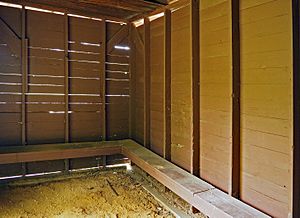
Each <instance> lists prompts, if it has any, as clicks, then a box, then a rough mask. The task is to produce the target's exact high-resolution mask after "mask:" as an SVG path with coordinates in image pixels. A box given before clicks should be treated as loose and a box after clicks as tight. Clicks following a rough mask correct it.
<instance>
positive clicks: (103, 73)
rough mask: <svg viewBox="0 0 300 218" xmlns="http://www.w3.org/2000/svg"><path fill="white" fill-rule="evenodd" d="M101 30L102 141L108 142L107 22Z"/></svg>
mask: <svg viewBox="0 0 300 218" xmlns="http://www.w3.org/2000/svg"><path fill="white" fill-rule="evenodd" d="M101 29H102V32H101V33H102V36H101V39H102V43H101V52H100V53H101V61H100V62H101V63H102V69H101V75H100V77H101V79H100V80H101V95H100V96H102V116H101V117H102V139H103V140H104V141H105V140H106V96H105V95H106V80H105V78H106V67H105V62H106V21H105V20H103V21H102V22H101Z"/></svg>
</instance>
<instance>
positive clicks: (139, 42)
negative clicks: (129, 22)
mask: <svg viewBox="0 0 300 218" xmlns="http://www.w3.org/2000/svg"><path fill="white" fill-rule="evenodd" d="M133 32H134V33H133V34H135V36H136V39H137V43H138V44H139V45H140V46H141V48H143V47H144V39H143V38H142V37H141V35H140V33H139V32H138V30H137V28H136V27H135V26H134V29H133Z"/></svg>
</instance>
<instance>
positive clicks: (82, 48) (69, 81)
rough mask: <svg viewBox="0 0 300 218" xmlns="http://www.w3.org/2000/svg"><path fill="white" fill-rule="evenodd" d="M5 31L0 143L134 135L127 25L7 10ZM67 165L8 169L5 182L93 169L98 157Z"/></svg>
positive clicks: (2, 12) (1, 169)
mask: <svg viewBox="0 0 300 218" xmlns="http://www.w3.org/2000/svg"><path fill="white" fill-rule="evenodd" d="M22 10H23V12H24V13H23V15H24V16H23V18H24V19H23V18H22ZM22 23H23V24H24V27H25V29H24V30H25V32H24V33H25V38H26V39H28V48H27V50H26V49H24V51H25V54H26V53H27V54H28V55H27V56H25V60H27V62H28V67H27V72H26V73H27V74H26V73H25V71H23V70H22V69H24V66H25V65H23V66H22V64H21V63H22V62H21V61H22V58H21V54H22V46H21V45H22ZM0 28H1V34H3V35H1V37H0V51H1V52H0V132H1V134H0V146H18V145H26V144H45V143H59V142H80V141H99V140H103V139H105V138H106V139H107V140H110V139H123V138H128V135H129V99H130V96H129V84H130V75H129V51H127V50H119V49H115V48H114V46H115V45H122V46H128V45H129V42H128V26H127V25H121V24H120V23H114V22H109V21H108V22H105V21H104V20H99V19H98V20H97V19H86V18H83V17H74V16H67V15H61V14H56V13H45V12H40V11H34V10H27V9H18V8H10V7H4V6H1V7H0ZM121 29H125V30H126V31H123V32H125V34H121V36H119V35H118V34H119V31H120V30H121ZM103 47H105V49H103ZM106 47H107V48H106ZM65 48H67V49H68V51H65ZM108 48H109V50H108ZM106 50H107V51H106ZM104 52H105V53H104ZM103 56H104V58H103ZM22 67H23V68H22ZM23 86H24V87H25V90H24V96H25V99H24V104H22V93H23V92H22V91H23V89H22V87H23ZM65 96H67V97H65ZM104 104H105V105H106V107H105V111H104V107H103V105H104ZM23 105H24V108H25V110H22V108H23ZM66 105H67V107H66ZM66 110H67V111H68V116H66V113H65V111H66ZM22 117H23V118H24V120H25V123H24V124H23V123H22ZM104 119H105V120H106V122H103V121H104ZM66 123H68V124H67V125H66ZM104 125H105V126H104ZM23 129H24V136H23V137H22V130H23ZM100 162H101V164H102V160H101V161H100ZM66 163H67V162H64V161H63V160H58V161H48V162H32V163H27V164H12V165H1V166H0V177H2V176H15V175H22V174H31V173H41V172H51V171H62V170H65V169H67V168H68V167H69V169H74V168H80V166H82V167H92V166H97V165H98V164H99V160H97V159H96V158H95V157H92V158H86V159H74V160H70V161H69V164H66ZM8 169H9V170H8Z"/></svg>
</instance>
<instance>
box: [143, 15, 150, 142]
mask: <svg viewBox="0 0 300 218" xmlns="http://www.w3.org/2000/svg"><path fill="white" fill-rule="evenodd" d="M150 83H151V81H150V20H149V18H148V17H146V18H144V146H145V147H146V148H150Z"/></svg>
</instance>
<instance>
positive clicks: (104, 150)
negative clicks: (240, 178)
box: [0, 140, 269, 217]
mask: <svg viewBox="0 0 300 218" xmlns="http://www.w3.org/2000/svg"><path fill="white" fill-rule="evenodd" d="M112 154H123V155H125V156H126V157H128V158H130V159H131V161H132V162H134V163H135V164H136V165H138V166H139V167H140V168H142V169H143V170H144V171H145V172H146V173H148V174H149V175H151V176H152V177H154V178H155V179H156V180H158V181H159V182H160V183H162V184H163V185H165V186H166V187H167V188H169V189H170V190H171V191H173V192H174V193H176V194H177V195H178V196H180V197H181V198H183V199H184V200H185V201H187V202H188V203H190V204H192V205H193V206H194V207H196V208H197V209H199V210H200V211H203V212H204V213H205V214H206V215H207V216H209V217H238V216H240V217H269V216H267V215H265V214H263V213H262V212H259V211H258V210H256V209H254V208H252V207H250V206H248V205H246V204H245V203H243V202H241V201H239V200H237V199H234V198H233V197H231V196H229V195H228V194H226V193H224V192H222V191H220V190H218V189H216V188H215V187H213V186H212V185H210V184H208V183H206V182H205V181H203V180H201V179H199V178H197V177H195V176H193V175H191V174H190V173H189V172H187V171H185V170H183V169H181V168H180V167H178V166H176V165H174V164H172V163H170V162H169V161H167V160H165V159H164V158H162V157H160V156H159V155H157V154H155V153H153V152H151V151H150V150H149V149H147V148H145V147H143V146H141V145H139V144H138V143H136V142H134V141H132V140H120V141H110V142H107V141H103V142H90V143H64V144H48V145H47V144H46V145H32V146H26V147H20V146H19V147H18V146H15V147H5V148H0V164H7V163H19V162H32V161H43V160H59V159H64V158H79V157H93V156H100V155H112Z"/></svg>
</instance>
